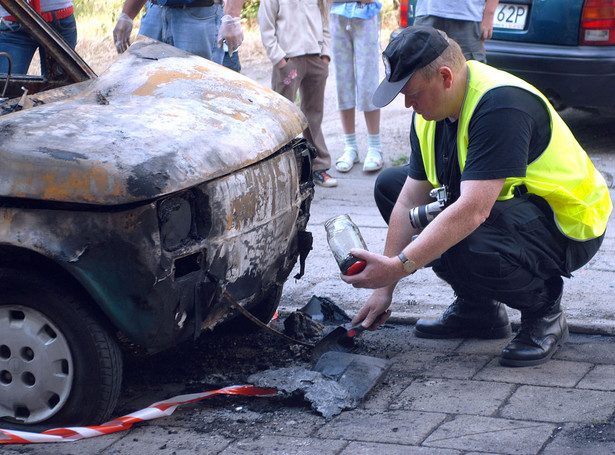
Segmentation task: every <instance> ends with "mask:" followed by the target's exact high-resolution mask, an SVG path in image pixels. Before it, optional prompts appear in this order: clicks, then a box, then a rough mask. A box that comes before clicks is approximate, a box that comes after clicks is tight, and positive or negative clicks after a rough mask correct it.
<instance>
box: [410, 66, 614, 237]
mask: <svg viewBox="0 0 615 455" xmlns="http://www.w3.org/2000/svg"><path fill="white" fill-rule="evenodd" d="M467 65H468V70H469V74H468V88H467V92H466V96H465V100H464V102H463V107H462V109H461V113H460V116H459V123H458V129H457V149H458V157H459V167H460V169H461V172H463V169H464V167H465V162H466V157H467V154H468V125H469V123H470V119H471V118H472V114H473V113H474V109H476V106H477V105H478V103H479V101H480V100H481V98H482V97H483V95H484V94H485V93H487V92H488V91H489V90H492V89H494V88H496V87H502V86H514V87H519V88H522V89H525V90H527V91H529V92H531V93H534V94H535V95H537V96H538V97H539V98H540V99H541V100H542V102H543V103H544V105H545V106H546V107H547V110H548V111H549V117H550V126H551V139H550V141H549V145H548V146H547V148H546V149H545V150H544V152H543V153H542V154H541V155H540V156H539V157H538V158H536V159H535V160H534V161H532V162H531V163H529V164H528V167H527V171H526V176H525V177H510V178H507V179H506V181H505V182H504V187H503V188H502V191H501V193H500V195H499V197H498V200H505V199H509V198H511V197H513V192H514V189H515V188H516V187H517V186H519V185H525V186H526V188H527V191H528V192H529V193H532V194H536V195H538V196H540V197H542V198H544V199H545V200H546V201H547V202H548V204H549V206H550V207H551V209H552V210H553V212H554V215H555V222H556V225H557V226H558V228H559V229H560V231H561V232H562V233H563V234H564V235H566V236H567V237H570V238H572V239H575V240H589V239H593V238H596V237H599V236H600V235H602V234H603V233H604V231H605V230H606V225H607V221H608V219H609V215H610V214H611V210H612V208H613V205H612V203H611V198H610V196H609V191H608V187H607V185H606V183H605V181H604V178H603V177H602V175H601V174H600V172H598V170H597V169H596V168H595V167H594V165H593V164H592V162H591V161H590V159H589V157H588V156H587V153H586V152H585V150H583V148H582V147H581V146H580V145H579V143H578V142H577V141H576V139H575V138H574V136H573V134H572V132H571V131H570V129H568V126H567V125H566V124H565V123H564V121H563V120H562V118H561V117H560V116H559V115H558V114H557V112H556V111H555V109H553V107H552V106H551V104H550V103H549V102H548V101H547V99H546V98H545V97H544V95H543V94H542V93H540V92H539V91H538V90H537V89H536V88H534V87H533V86H532V85H530V84H528V83H527V82H525V81H523V80H521V79H519V78H518V77H515V76H513V75H512V74H509V73H506V72H504V71H500V70H497V69H495V68H493V67H490V66H488V65H485V64H483V63H480V62H477V61H468V62H467ZM414 127H415V130H416V133H417V136H418V139H419V143H420V145H421V155H422V156H423V163H424V166H425V172H426V174H427V179H428V180H429V182H430V183H431V184H432V185H433V186H434V188H435V187H439V186H441V184H440V182H438V179H437V177H436V164H435V131H436V122H434V121H426V120H425V119H423V117H422V116H420V115H418V114H417V115H415V116H414ZM503 127H505V125H503ZM503 152H505V151H503Z"/></svg>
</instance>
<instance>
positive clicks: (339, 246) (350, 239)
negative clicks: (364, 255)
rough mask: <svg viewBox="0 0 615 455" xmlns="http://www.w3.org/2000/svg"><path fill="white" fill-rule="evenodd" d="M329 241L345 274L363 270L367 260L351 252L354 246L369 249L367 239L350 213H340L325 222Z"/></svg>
mask: <svg viewBox="0 0 615 455" xmlns="http://www.w3.org/2000/svg"><path fill="white" fill-rule="evenodd" d="M325 230H326V231H327V242H329V248H331V251H332V252H333V256H334V257H335V260H336V261H337V265H338V266H339V268H340V270H341V272H342V273H343V274H344V275H354V274H356V273H359V272H361V271H362V270H363V269H364V268H365V266H366V265H367V262H366V261H364V260H363V259H358V258H356V257H354V256H353V255H352V254H350V250H351V249H352V248H361V249H363V250H367V246H366V245H365V240H363V237H362V236H361V232H360V231H359V228H358V227H357V225H356V224H354V223H353V222H352V220H351V219H350V217H349V216H348V215H338V216H334V217H333V218H330V219H329V220H327V221H326V222H325Z"/></svg>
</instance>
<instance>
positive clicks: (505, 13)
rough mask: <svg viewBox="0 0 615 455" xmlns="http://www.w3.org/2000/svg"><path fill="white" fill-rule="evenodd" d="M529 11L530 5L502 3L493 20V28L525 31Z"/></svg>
mask: <svg viewBox="0 0 615 455" xmlns="http://www.w3.org/2000/svg"><path fill="white" fill-rule="evenodd" d="M529 10H530V9H529V7H528V5H516V4H512V3H500V4H499V5H498V7H497V9H496V11H495V17H494V18H493V28H506V29H510V30H524V29H525V24H526V22H527V17H528V12H529Z"/></svg>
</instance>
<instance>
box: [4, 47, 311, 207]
mask: <svg viewBox="0 0 615 455" xmlns="http://www.w3.org/2000/svg"><path fill="white" fill-rule="evenodd" d="M27 103H29V104H33V107H30V108H27V109H24V110H21V111H18V112H14V113H11V114H8V115H4V116H2V117H0V163H2V164H1V165H0V197H2V196H4V197H16V198H25V199H35V200H48V201H61V202H73V203H89V204H99V205H117V204H126V203H133V202H137V201H141V200H145V199H151V198H155V197H158V196H161V195H164V194H168V193H172V192H175V191H178V190H181V189H183V188H188V187H191V186H193V185H197V184H199V183H203V182H205V181H207V180H210V179H214V178H217V177H220V176H223V175H227V174H230V173H232V172H233V171H235V170H237V169H240V168H244V167H246V166H249V165H250V164H253V163H255V162H258V161H260V160H262V159H264V158H266V157H267V156H269V155H271V154H272V153H274V152H275V151H276V150H278V149H279V148H280V147H281V146H282V145H284V144H286V143H287V142H289V141H290V140H291V139H292V138H294V137H296V136H298V135H299V134H300V133H301V132H302V131H303V129H304V128H305V126H306V121H305V117H304V116H303V114H302V113H301V111H300V110H299V109H298V108H297V107H296V106H295V105H294V104H293V103H291V102H290V101H288V100H286V99H285V98H283V97H282V96H280V95H278V94H277V93H275V92H273V91H271V90H270V89H268V88H266V87H263V86H261V85H260V84H258V83H257V82H255V81H253V80H251V79H249V78H247V77H245V76H242V75H241V74H238V73H236V72H234V71H231V70H229V69H227V68H224V67H222V66H220V65H217V64H215V63H212V62H210V61H207V60H205V59H203V58H200V57H197V56H194V55H192V54H188V53H186V52H183V51H181V50H179V49H177V48H174V47H172V46H169V45H166V44H163V43H160V42H158V41H154V40H149V39H145V38H142V39H140V40H138V41H137V42H136V43H135V44H133V45H132V46H131V47H130V49H129V50H128V51H127V52H126V53H124V54H123V55H121V56H119V57H118V58H117V60H116V61H115V62H114V63H113V64H112V65H111V66H110V67H109V69H107V70H106V71H105V72H104V73H103V74H102V75H100V76H99V77H97V78H95V79H92V80H89V81H85V82H81V83H78V84H73V85H72V86H67V87H63V88H60V89H55V90H52V91H49V92H45V93H39V94H36V95H33V96H32V97H30V99H29V100H28V101H27Z"/></svg>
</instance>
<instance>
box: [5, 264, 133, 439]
mask: <svg viewBox="0 0 615 455" xmlns="http://www.w3.org/2000/svg"><path fill="white" fill-rule="evenodd" d="M121 379H122V360H121V352H120V349H119V346H118V344H117V342H116V341H115V339H114V338H113V337H112V336H111V335H110V334H109V332H108V331H107V330H105V328H104V327H103V326H102V325H101V324H100V323H99V322H98V321H97V320H96V319H95V318H94V317H93V316H92V314H91V313H90V312H89V311H87V309H86V308H85V306H84V305H83V303H82V302H81V301H80V300H79V298H78V297H77V295H74V294H72V293H70V292H66V290H63V289H60V288H59V287H57V286H56V285H55V284H54V283H53V282H51V281H50V280H47V279H43V278H41V277H38V276H36V275H33V274H31V273H27V272H25V273H24V271H17V270H8V271H7V270H3V271H0V427H4V428H10V429H20V430H26V431H40V430H43V429H48V428H54V427H65V426H78V425H94V424H99V423H102V422H103V421H105V420H106V419H107V418H109V416H110V415H111V412H112V411H113V409H114V407H115V405H116V404H117V400H118V397H119V392H120V388H121Z"/></svg>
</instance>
